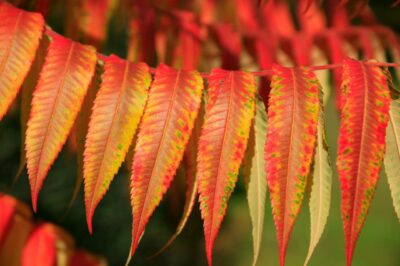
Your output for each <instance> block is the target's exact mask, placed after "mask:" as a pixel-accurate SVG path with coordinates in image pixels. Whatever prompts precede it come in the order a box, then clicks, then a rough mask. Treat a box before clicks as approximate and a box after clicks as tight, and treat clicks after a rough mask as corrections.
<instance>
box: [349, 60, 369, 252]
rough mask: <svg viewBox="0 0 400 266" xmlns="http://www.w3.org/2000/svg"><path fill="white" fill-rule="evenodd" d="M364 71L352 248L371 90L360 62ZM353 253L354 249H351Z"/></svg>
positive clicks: (352, 219)
mask: <svg viewBox="0 0 400 266" xmlns="http://www.w3.org/2000/svg"><path fill="white" fill-rule="evenodd" d="M360 66H361V69H362V73H363V80H364V106H363V122H362V129H361V141H360V152H359V155H358V167H357V179H356V187H355V192H354V203H353V209H352V213H353V214H352V216H351V231H350V241H351V243H349V244H350V248H351V249H354V248H353V242H354V239H353V237H354V231H355V225H356V222H357V221H356V222H354V217H355V214H356V208H357V206H358V189H357V188H358V186H359V183H360V169H361V158H362V157H363V154H364V135H365V129H366V127H367V126H366V117H367V105H368V92H369V86H368V82H367V73H366V71H365V66H364V65H363V64H361V63H360ZM350 253H352V251H350Z"/></svg>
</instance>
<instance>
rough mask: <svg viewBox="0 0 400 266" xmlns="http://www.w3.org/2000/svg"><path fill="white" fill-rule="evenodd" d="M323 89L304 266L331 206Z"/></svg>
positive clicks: (321, 231)
mask: <svg viewBox="0 0 400 266" xmlns="http://www.w3.org/2000/svg"><path fill="white" fill-rule="evenodd" d="M322 94H323V92H322V88H320V94H319V98H320V102H319V117H318V129H317V131H318V132H317V144H316V147H315V154H314V170H313V173H312V187H311V195H310V220H311V236H310V246H309V249H308V253H307V258H306V261H305V263H304V265H307V264H308V262H309V260H310V258H311V256H312V254H313V251H314V249H315V247H316V246H317V244H318V242H319V239H320V238H321V235H322V233H323V232H324V228H325V225H326V221H327V219H328V215H329V208H330V204H331V187H332V169H331V165H330V162H329V155H328V147H327V144H326V136H325V113H324V107H323V98H324V96H323V95H322Z"/></svg>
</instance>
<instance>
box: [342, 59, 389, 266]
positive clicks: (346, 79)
mask: <svg viewBox="0 0 400 266" xmlns="http://www.w3.org/2000/svg"><path fill="white" fill-rule="evenodd" d="M342 93H343V94H342V95H343V97H344V99H345V101H344V102H343V104H344V105H343V109H342V112H341V116H340V117H341V122H340V131H339V140H338V156H337V161H336V165H337V169H338V174H339V180H340V184H341V190H342V220H343V227H344V234H345V242H346V263H347V265H351V261H352V257H353V254H354V248H355V245H356V241H357V238H358V236H359V234H360V231H361V228H362V226H363V224H364V221H365V218H366V215H367V212H368V209H369V206H370V203H371V200H372V197H373V195H374V192H375V187H376V183H377V181H378V178H379V171H380V168H381V163H382V159H383V156H384V151H385V131H386V126H387V123H388V118H389V115H388V113H389V101H390V94H389V89H388V85H387V82H386V77H385V75H384V74H383V72H382V70H381V69H380V68H379V67H377V66H372V65H368V63H362V62H358V61H356V60H352V59H345V60H344V65H343V83H342ZM371 121H373V123H372V122H371Z"/></svg>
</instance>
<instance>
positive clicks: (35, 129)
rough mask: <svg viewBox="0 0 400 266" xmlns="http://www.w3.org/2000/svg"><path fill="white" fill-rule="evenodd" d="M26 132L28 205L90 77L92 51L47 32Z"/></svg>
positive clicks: (71, 120) (84, 91) (78, 105)
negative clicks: (42, 64)
mask: <svg viewBox="0 0 400 266" xmlns="http://www.w3.org/2000/svg"><path fill="white" fill-rule="evenodd" d="M49 34H50V35H51V38H52V41H51V42H50V44H49V48H48V53H47V56H46V59H45V63H44V66H43V69H42V72H41V73H40V78H39V81H38V84H37V86H36V89H35V92H34V95H33V99H32V109H31V113H30V118H29V121H28V128H27V132H26V142H25V148H26V154H27V165H28V173H29V182H30V186H31V193H32V205H33V208H34V210H36V207H37V197H38V193H39V191H40V189H41V187H42V184H43V181H44V179H45V178H46V175H47V173H48V171H49V169H50V167H51V165H52V164H53V162H54V160H55V159H56V157H57V155H58V153H59V152H60V150H61V148H62V146H63V145H64V143H65V141H66V139H67V137H68V133H69V131H70V130H71V127H72V125H73V123H74V120H75V118H76V115H77V114H78V111H79V109H80V107H81V105H82V102H83V99H84V97H85V94H86V90H87V88H88V87H89V83H90V81H91V79H92V76H93V73H94V69H95V65H96V52H95V49H94V48H93V47H90V46H85V45H82V44H78V43H75V42H73V41H71V40H69V39H66V38H64V37H62V36H60V35H57V34H55V33H52V32H50V33H49Z"/></svg>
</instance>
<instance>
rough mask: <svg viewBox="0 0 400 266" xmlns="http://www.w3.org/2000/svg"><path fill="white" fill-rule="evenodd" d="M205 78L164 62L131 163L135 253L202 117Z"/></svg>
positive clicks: (133, 248) (143, 120) (144, 117)
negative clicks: (202, 93)
mask: <svg viewBox="0 0 400 266" xmlns="http://www.w3.org/2000/svg"><path fill="white" fill-rule="evenodd" d="M202 89H203V81H202V79H201V77H200V75H199V74H198V72H196V71H185V70H175V69H173V68H170V67H167V66H166V65H163V64H161V65H159V66H158V68H157V72H156V75H155V80H154V82H153V84H152V86H151V89H150V94H149V100H148V102H147V106H146V110H145V112H144V115H143V118H142V122H141V125H140V129H139V134H138V140H137V143H136V146H135V154H134V157H133V163H132V176H131V205H132V212H133V231H132V255H133V254H134V252H135V250H136V248H137V245H138V242H139V239H140V237H141V236H142V234H143V231H144V229H145V226H146V224H147V222H148V220H149V218H150V216H151V215H152V213H153V212H154V210H155V208H156V207H157V206H158V204H159V203H160V201H161V199H162V197H163V195H164V194H165V192H166V190H167V189H168V187H169V185H170V183H171V181H172V179H173V177H174V175H175V172H176V169H177V168H178V166H179V163H180V161H181V160H182V157H183V153H184V149H185V146H186V144H187V143H188V140H189V137H190V134H191V131H192V129H193V126H194V120H195V118H196V116H197V113H198V110H199V107H200V102H201V92H202Z"/></svg>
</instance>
